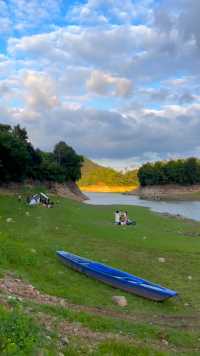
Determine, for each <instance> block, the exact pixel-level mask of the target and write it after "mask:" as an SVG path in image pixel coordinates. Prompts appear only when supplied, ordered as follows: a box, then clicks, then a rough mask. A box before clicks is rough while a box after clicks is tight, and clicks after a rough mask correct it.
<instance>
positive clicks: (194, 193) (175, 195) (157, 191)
mask: <svg viewBox="0 0 200 356" xmlns="http://www.w3.org/2000/svg"><path fill="white" fill-rule="evenodd" d="M125 194H127V195H137V196H139V197H140V198H141V199H145V200H153V201H159V200H160V201H200V185H199V184H198V185H191V186H178V185H173V184H171V185H157V186H145V187H138V189H136V190H133V191H131V192H127V193H125Z"/></svg>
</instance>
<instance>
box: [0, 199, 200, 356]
mask: <svg viewBox="0 0 200 356" xmlns="http://www.w3.org/2000/svg"><path fill="white" fill-rule="evenodd" d="M55 200H56V199H55ZM115 208H116V207H109V206H106V207H101V206H99V207H95V206H89V205H84V204H80V203H77V202H73V201H71V200H68V199H61V198H59V201H57V203H56V205H55V207H54V208H53V209H46V208H44V207H34V208H28V207H27V206H26V205H25V204H24V203H20V202H18V201H17V199H16V197H14V196H9V197H7V196H0V246H1V249H0V278H1V281H0V303H1V305H2V306H1V307H0V318H1V324H0V353H1V354H2V355H4V354H5V355H32V354H33V355H38V356H39V355H52V356H53V355H59V352H60V355H72V356H73V355H74V356H75V355H78V354H79V355H92V356H100V355H114V356H115V355H116V356H125V355H126V356H127V355H128V356H129V355H131V356H132V355H139V356H150V355H152V356H154V355H166V356H167V355H176V354H181V355H191V356H192V355H199V352H200V342H199V340H200V333H199V326H200V325H199V324H200V323H199V320H200V318H199V317H200V299H199V270H200V259H199V253H198V251H199V249H200V238H199V234H200V224H199V223H195V222H189V221H186V220H184V221H183V220H177V219H175V218H169V217H165V216H160V215H158V214H155V213H153V212H150V211H149V210H148V209H145V208H141V207H134V206H131V207H129V215H130V217H132V218H134V219H135V220H136V221H137V225H136V226H135V227H132V226H130V227H119V226H115V225H113V211H114V210H115ZM118 208H120V207H118ZM121 208H122V209H125V207H121ZM10 219H11V220H10ZM62 249H63V250H66V251H71V252H72V253H75V254H79V255H81V256H85V257H88V258H91V259H95V260H98V261H101V262H104V263H107V264H109V265H112V266H114V267H117V268H121V269H123V270H125V271H128V272H130V273H133V274H135V275H139V276H141V277H143V278H147V279H150V280H152V281H154V282H156V283H159V284H162V285H165V286H167V287H169V288H172V289H175V290H177V291H178V292H179V297H177V298H175V299H172V300H169V301H167V302H165V303H156V302H152V301H148V300H145V299H142V298H139V297H136V296H134V295H130V294H127V293H125V292H122V291H119V290H115V289H113V288H111V287H109V286H107V285H104V284H102V283H100V282H98V281H96V280H93V279H90V278H87V277H86V276H84V275H82V274H80V273H77V272H75V271H72V270H71V269H69V268H67V267H66V266H64V265H63V264H62V263H60V261H58V259H57V257H56V255H55V252H56V250H62ZM159 257H164V258H165V262H164V263H161V262H159ZM30 284H32V285H33V286H34V287H35V288H36V289H34V288H32V287H31V285H30ZM6 292H7V293H6ZM113 295H124V296H126V298H127V300H128V306H127V307H125V308H120V307H119V306H116V305H114V304H113V302H112V296H113ZM55 297H56V298H55ZM66 337H67V338H68V340H66Z"/></svg>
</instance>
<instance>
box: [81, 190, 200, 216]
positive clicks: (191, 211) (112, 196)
mask: <svg viewBox="0 0 200 356" xmlns="http://www.w3.org/2000/svg"><path fill="white" fill-rule="evenodd" d="M85 194H86V195H87V196H88V198H89V200H87V201H86V204H92V205H115V207H117V206H119V205H126V206H127V205H137V206H143V207H147V208H150V209H151V210H153V211H156V212H159V213H169V214H172V215H177V214H179V215H182V216H184V217H186V218H189V219H193V220H197V221H200V201H151V200H143V199H140V198H138V197H137V196H136V195H123V194H119V193H85Z"/></svg>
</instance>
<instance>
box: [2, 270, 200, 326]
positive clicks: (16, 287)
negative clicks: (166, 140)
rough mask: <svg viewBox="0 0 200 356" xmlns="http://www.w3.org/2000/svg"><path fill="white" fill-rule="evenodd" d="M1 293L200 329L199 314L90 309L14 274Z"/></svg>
mask: <svg viewBox="0 0 200 356" xmlns="http://www.w3.org/2000/svg"><path fill="white" fill-rule="evenodd" d="M0 291H1V292H4V293H5V294H7V295H10V296H15V297H20V298H24V299H25V300H31V301H34V302H36V303H38V304H49V305H53V306H61V307H63V308H69V309H71V310H74V311H83V312H88V313H91V314H96V315H100V316H107V317H109V316H110V317H112V318H117V319H124V320H130V321H133V322H147V323H150V324H156V325H160V326H162V325H163V326H169V327H172V326H173V327H178V328H179V327H181V328H184V329H190V328H195V329H198V328H199V327H200V317H199V315H197V314H195V315H191V316H169V315H168V316H166V315H151V316H148V315H144V314H142V313H137V314H134V315H131V314H130V313H129V314H127V313H126V312H120V311H114V310H111V309H105V308H101V307H89V306H83V305H77V304H72V303H69V302H68V301H67V300H66V299H64V298H60V297H55V296H51V295H48V294H42V293H40V292H39V291H38V290H37V289H36V288H35V287H33V286H32V285H31V284H28V283H26V282H24V281H22V280H21V279H19V278H14V277H13V275H12V274H7V275H6V276H5V277H4V278H3V279H0Z"/></svg>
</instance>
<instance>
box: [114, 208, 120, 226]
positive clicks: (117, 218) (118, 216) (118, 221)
mask: <svg viewBox="0 0 200 356" xmlns="http://www.w3.org/2000/svg"><path fill="white" fill-rule="evenodd" d="M115 224H116V225H120V211H119V210H116V212H115Z"/></svg>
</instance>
